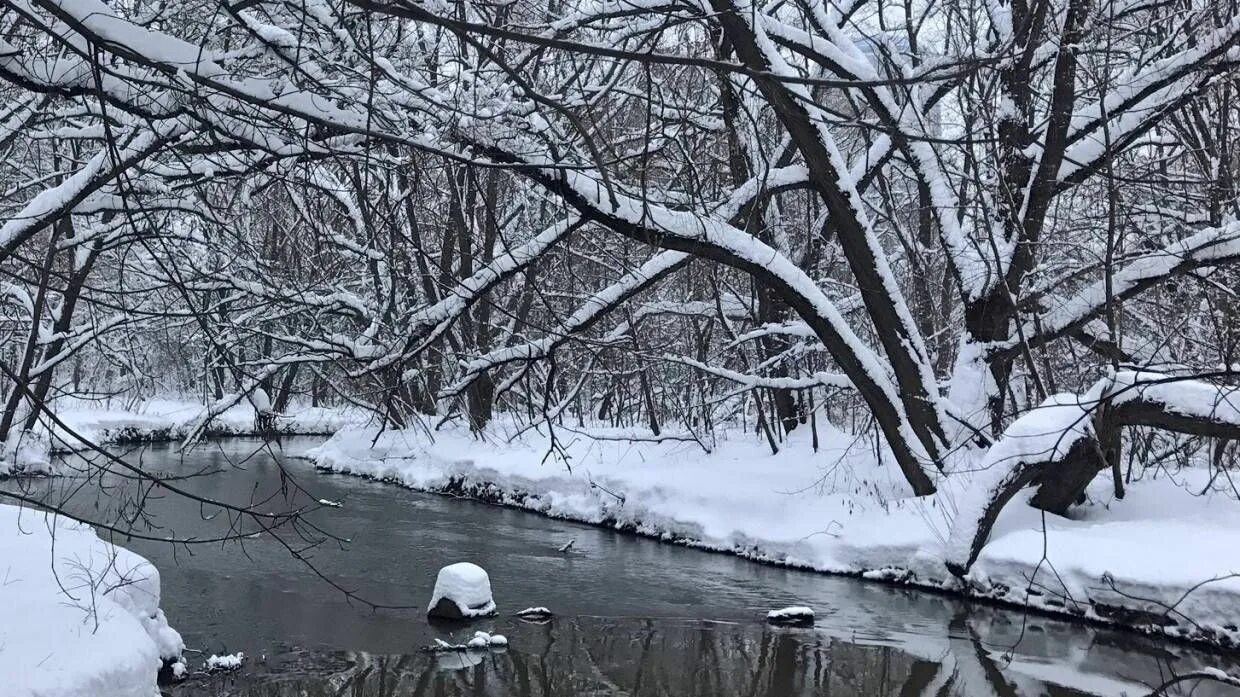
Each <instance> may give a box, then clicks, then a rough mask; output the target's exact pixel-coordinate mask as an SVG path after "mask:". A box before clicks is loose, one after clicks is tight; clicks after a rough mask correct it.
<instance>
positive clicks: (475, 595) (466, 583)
mask: <svg viewBox="0 0 1240 697" xmlns="http://www.w3.org/2000/svg"><path fill="white" fill-rule="evenodd" d="M426 614H428V615H430V616H431V617H439V618H443V619H449V620H461V619H468V618H471V617H485V616H487V615H494V614H495V600H494V599H493V598H492V597H491V579H490V577H488V576H487V572H486V571H485V570H484V569H483V568H482V567H481V566H478V565H477V564H470V563H469V562H460V563H458V564H451V565H449V566H445V567H443V568H442V569H440V570H439V576H438V577H437V578H436V579H435V590H434V592H433V593H432V594H431V602H430V604H429V605H427V607H426Z"/></svg>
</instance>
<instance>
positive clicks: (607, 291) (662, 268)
mask: <svg viewBox="0 0 1240 697" xmlns="http://www.w3.org/2000/svg"><path fill="white" fill-rule="evenodd" d="M692 259H693V257H692V256H690V255H688V254H685V253H684V252H660V253H658V254H656V255H654V257H652V258H651V259H650V260H649V261H647V262H646V263H644V264H642V265H641V266H639V267H638V268H636V269H634V270H633V271H631V272H629V273H628V274H625V276H624V277H623V278H621V279H620V280H618V281H616V282H615V283H613V284H611V285H609V286H607V287H606V288H603V289H602V290H600V291H598V292H597V293H595V294H594V295H592V296H591V297H590V298H589V299H588V300H586V302H585V303H583V304H582V305H581V306H580V307H578V308H577V310H576V311H574V312H573V314H572V315H570V316H569V317H568V319H566V320H565V321H564V322H563V324H562V325H561V328H560V329H559V330H558V331H556V332H555V333H553V334H551V335H549V336H546V337H543V338H542V339H539V340H537V341H531V342H528V343H524V344H520V345H517V346H509V347H505V348H501V349H496V350H494V351H491V352H489V353H487V354H485V355H482V356H479V357H478V358H475V359H473V360H471V361H468V362H467V363H465V366H464V374H463V375H462V376H461V377H460V378H459V379H458V380H457V382H456V383H455V384H453V385H451V386H450V387H448V388H447V389H445V390H444V391H443V395H444V396H451V395H455V394H459V393H460V392H462V391H463V390H464V389H465V388H466V387H468V386H469V384H470V383H471V382H473V381H474V380H475V379H476V378H477V377H478V376H479V375H481V374H482V373H483V372H485V371H487V370H491V369H493V368H496V367H499V366H501V365H504V364H506V363H512V362H514V361H534V360H538V359H541V358H545V357H546V356H548V355H550V354H551V352H552V351H554V350H555V349H557V348H559V347H560V346H561V345H563V344H564V343H565V342H566V341H568V340H569V339H571V338H572V337H573V336H575V335H577V334H580V333H581V332H583V331H586V330H587V329H589V328H590V327H592V326H594V324H595V323H596V322H598V321H599V320H601V319H602V318H603V317H605V316H607V314H608V313H610V312H612V311H613V310H615V309H616V308H617V307H619V306H620V305H621V304H623V303H624V302H625V301H626V300H628V299H629V298H631V297H632V296H634V295H636V294H637V293H640V292H641V291H643V290H645V289H646V288H649V287H650V286H651V285H653V284H655V283H657V282H658V281H659V280H660V279H662V278H664V277H665V276H667V275H668V274H670V273H673V272H675V271H676V270H677V269H680V268H682V267H683V266H685V265H686V264H688V263H689V262H690V261H692Z"/></svg>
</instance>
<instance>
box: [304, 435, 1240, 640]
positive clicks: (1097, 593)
mask: <svg viewBox="0 0 1240 697" xmlns="http://www.w3.org/2000/svg"><path fill="white" fill-rule="evenodd" d="M820 430H821V429H820ZM515 431H516V427H515V426H511V425H507V424H504V423H503V422H500V423H497V424H496V425H495V426H494V427H491V428H490V429H489V433H488V435H486V436H483V437H482V441H481V442H480V440H479V439H478V438H477V437H475V435H474V434H472V433H470V432H469V431H468V430H467V429H465V428H458V427H451V426H449V427H446V428H445V429H442V430H440V431H437V432H434V433H432V434H431V435H430V436H428V435H427V432H426V431H425V430H416V431H415V430H410V431H388V432H384V433H382V434H379V433H377V432H376V431H375V430H373V429H350V430H344V431H341V432H338V433H337V434H336V435H335V436H333V437H332V438H331V439H329V440H328V441H327V442H326V443H324V444H323V445H322V446H320V447H318V448H316V449H314V450H312V451H310V452H309V453H308V454H307V457H308V458H310V459H311V460H313V461H314V462H315V463H316V465H317V466H318V467H320V468H322V469H325V470H330V471H335V472H342V473H350V474H356V475H361V476H367V477H374V478H377V479H384V480H390V481H394V482H398V483H400V484H403V485H405V486H409V487H411V488H414V489H418V490H423V491H432V492H441V493H451V494H454V495H465V496H473V497H477V498H480V499H484V500H488V501H493V502H500V503H504V504H508V505H512V506H518V507H521V508H525V509H529V510H532V511H536V512H539V513H542V514H545V515H549V516H553V517H561V518H567V519H573V520H578V521H583V522H587V523H595V524H602V525H607V526H612V527H616V528H619V529H624V530H629V531H633V532H636V533H639V534H644V535H649V536H654V537H658V538H660V539H664V540H668V541H675V542H679V543H682V544H689V545H693V546H698V547H704V548H709V549H715V550H720V551H728V552H732V553H735V554H739V555H742V556H746V557H750V558H755V559H759V560H764V561H770V562H776V563H781V564H788V565H793V566H799V567H805V568H812V569H816V570H820V571H827V572H834V573H847V574H857V575H862V576H865V577H867V578H874V579H882V580H887V581H894V582H901V583H909V584H913V585H919V586H927V587H934V588H945V589H949V590H955V591H959V592H962V593H964V594H966V595H970V596H973V597H979V598H989V599H995V600H1000V601H1005V602H1010V603H1017V604H1025V603H1028V604H1030V605H1032V606H1034V607H1037V608H1039V609H1042V610H1045V611H1048V612H1054V613H1060V614H1070V615H1076V616H1081V617H1086V618H1089V619H1093V620H1099V621H1113V622H1118V623H1121V624H1125V625H1128V626H1132V627H1136V628H1139V629H1142V630H1145V631H1151V632H1162V633H1165V634H1167V635H1170V636H1180V637H1184V638H1193V639H1199V640H1206V641H1212V642H1215V643H1219V644H1224V645H1235V644H1236V643H1237V641H1240V631H1238V630H1237V626H1236V623H1237V622H1238V621H1240V576H1238V575H1237V574H1240V555H1236V554H1234V553H1232V550H1236V549H1240V502H1237V501H1236V500H1235V499H1234V498H1231V499H1229V498H1227V497H1225V496H1221V495H1219V496H1210V497H1199V496H1195V495H1194V494H1196V493H1197V492H1199V491H1200V490H1201V489H1202V488H1203V487H1204V486H1205V481H1206V476H1205V473H1204V472H1200V471H1187V472H1185V473H1183V474H1181V475H1176V476H1175V477H1170V476H1168V475H1166V474H1163V475H1162V476H1160V477H1157V478H1151V477H1147V478H1146V479H1145V480H1142V481H1136V482H1133V483H1132V484H1131V486H1130V487H1129V491H1128V495H1127V497H1126V498H1125V499H1123V500H1122V501H1115V500H1112V495H1111V493H1110V491H1109V489H1108V488H1107V487H1106V486H1105V485H1106V482H1103V481H1101V480H1100V481H1098V482H1096V487H1095V488H1094V489H1093V490H1091V495H1092V499H1093V503H1091V504H1089V505H1087V506H1083V507H1079V508H1078V509H1076V511H1075V512H1074V514H1073V518H1072V519H1067V518H1061V517H1058V516H1053V515H1047V516H1043V515H1042V514H1041V512H1039V511H1037V510H1035V509H1033V508H1030V507H1028V506H1025V505H1022V499H1027V496H1023V495H1022V496H1021V497H1018V498H1017V499H1015V500H1013V502H1012V503H1011V504H1010V505H1009V506H1008V507H1007V508H1005V509H1004V511H1003V513H1002V514H1001V515H1000V517H999V519H998V521H997V522H996V524H995V528H994V531H993V533H992V536H991V539H990V542H989V544H988V545H987V546H986V547H985V549H984V550H983V551H982V554H981V556H980V557H979V559H978V561H977V563H976V564H975V565H974V566H973V568H972V570H971V571H970V574H969V576H968V578H967V583H963V584H962V583H960V582H959V581H957V580H955V579H953V578H952V577H951V576H950V574H948V573H947V571H946V568H945V567H944V559H945V554H946V551H947V544H946V543H947V536H948V531H949V530H950V527H951V522H952V519H953V516H954V513H955V511H956V510H957V506H958V504H959V503H960V502H961V501H963V500H967V496H966V492H967V491H968V489H969V487H968V480H969V478H970V475H968V474H965V473H958V474H956V475H953V476H952V477H950V478H949V479H948V480H947V482H945V483H944V485H943V486H942V487H941V490H940V492H939V493H938V494H937V495H935V496H933V497H928V498H920V499H919V498H916V497H913V496H912V494H911V492H909V491H908V488H907V485H906V484H905V483H904V481H903V479H902V478H901V477H900V473H899V470H898V469H897V468H896V467H895V466H894V465H888V466H882V465H880V464H878V463H877V462H875V461H874V460H873V458H872V457H870V456H868V455H867V452H868V449H869V447H870V443H868V442H864V441H855V440H854V438H853V437H852V436H850V435H848V434H845V433H842V432H838V431H837V432H826V433H820V439H821V441H822V444H823V445H822V447H821V448H820V450H819V452H818V453H814V452H813V450H812V448H811V446H810V439H809V433H807V432H806V431H808V429H798V430H797V432H795V433H794V434H793V435H792V436H791V437H790V439H789V441H788V442H786V443H785V444H784V446H783V449H782V451H781V452H780V453H779V454H778V455H775V456H772V455H771V453H770V450H769V449H768V448H767V447H766V444H765V442H763V441H761V440H759V439H756V438H753V437H750V436H748V435H740V434H733V435H732V436H731V437H730V438H728V439H725V440H721V441H720V442H718V443H717V444H716V447H715V448H713V451H714V452H713V453H711V454H707V453H705V452H703V451H702V449H701V448H699V447H698V446H697V445H696V444H693V443H685V442H662V443H634V442H628V441H626V440H623V439H616V440H595V439H591V438H587V437H584V436H576V435H574V434H573V433H572V432H571V431H570V430H568V429H565V428H558V429H557V432H556V438H557V441H558V443H559V444H560V445H561V446H563V452H564V453H565V454H566V455H567V457H568V461H567V462H565V461H564V459H563V458H562V457H560V456H559V455H556V454H552V455H550V456H549V455H548V453H549V451H550V450H551V449H550V448H549V439H548V438H547V437H546V436H545V431H544V434H543V435H536V434H532V433H530V434H526V435H525V436H522V437H520V438H517V439H514V440H513V441H512V442H509V440H508V435H507V434H508V433H514V432H515ZM432 437H433V440H432ZM978 476H979V477H980V478H981V479H985V475H984V474H981V475H978ZM1044 550H1045V553H1046V555H1045V559H1044V558H1043V552H1044ZM1202 582H1206V583H1204V585H1198V584H1202ZM1168 605H1174V606H1175V611H1174V612H1171V613H1170V614H1169V616H1166V615H1168V613H1167V612H1166V607H1165V606H1168ZM1164 616H1166V617H1164Z"/></svg>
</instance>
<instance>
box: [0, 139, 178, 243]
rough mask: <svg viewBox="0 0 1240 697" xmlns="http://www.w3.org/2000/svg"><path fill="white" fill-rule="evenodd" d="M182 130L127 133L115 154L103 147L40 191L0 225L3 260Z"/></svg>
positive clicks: (160, 147) (156, 150)
mask: <svg viewBox="0 0 1240 697" xmlns="http://www.w3.org/2000/svg"><path fill="white" fill-rule="evenodd" d="M183 132H184V129H183V127H181V126H180V125H179V124H176V123H163V124H161V125H160V126H159V127H158V128H157V130H154V131H152V130H145V129H143V130H139V131H136V132H132V133H130V134H127V137H125V138H124V140H125V141H126V142H124V144H123V145H121V146H120V147H119V148H118V150H117V151H116V152H115V153H114V152H113V151H112V149H110V148H108V147H107V146H106V145H105V146H104V147H101V148H100V149H99V151H98V152H96V153H95V154H94V156H93V157H91V158H90V160H88V161H87V162H86V164H85V165H84V166H82V168H80V169H78V170H77V171H76V172H74V173H73V174H71V175H70V176H68V177H65V179H64V180H63V181H62V182H60V183H59V184H57V185H56V186H53V187H50V188H47V189H44V190H43V191H41V192H39V194H38V195H36V196H35V197H34V198H32V199H31V200H30V201H28V202H27V203H26V205H25V206H24V207H23V208H22V209H21V211H19V212H18V213H17V214H15V215H13V216H12V217H10V218H9V219H8V220H7V221H5V223H4V225H0V261H3V260H4V259H6V258H8V257H9V256H10V255H12V254H13V253H14V252H15V251H17V249H18V248H19V247H21V246H22V245H23V244H24V243H25V242H26V240H28V239H30V238H31V237H32V236H33V235H34V234H35V233H37V232H38V231H39V230H42V229H44V228H46V227H47V226H48V225H50V224H52V223H54V222H56V221H57V220H59V219H60V218H62V217H64V216H65V215H68V214H69V213H70V212H71V211H72V210H73V207H74V206H76V205H77V204H78V203H81V202H82V201H83V200H85V199H86V198H87V197H88V196H90V195H91V194H92V193H94V192H95V191H97V190H98V189H99V188H101V187H103V186H104V185H105V184H107V183H108V182H109V181H111V180H112V179H113V178H115V177H116V176H117V175H119V174H121V173H122V172H125V171H127V170H129V169H130V168H132V167H135V166H136V165H138V164H139V163H140V162H142V161H143V160H145V159H146V158H147V157H149V156H151V155H152V154H154V153H156V152H158V151H159V150H160V149H162V148H163V147H164V146H165V145H166V144H168V143H169V142H171V141H172V140H174V139H175V138H177V137H179V135H180V134H181V133H183ZM114 154H115V155H116V157H113V155H114Z"/></svg>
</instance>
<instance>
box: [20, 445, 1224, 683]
mask: <svg viewBox="0 0 1240 697" xmlns="http://www.w3.org/2000/svg"><path fill="white" fill-rule="evenodd" d="M316 443H317V440H316V439H293V440H287V441H285V443H284V444H283V447H282V448H281V449H274V450H273V449H265V448H264V447H263V445H262V444H261V443H260V442H258V441H249V440H242V439H234V440H227V441H218V442H211V443H207V444H204V445H202V446H200V447H198V448H196V449H194V450H192V451H190V452H188V453H180V452H178V451H176V450H175V449H174V448H172V447H169V446H152V447H148V448H145V449H143V450H140V451H128V452H126V454H125V458H126V459H127V460H128V461H130V462H141V463H142V464H143V466H144V467H146V468H148V469H153V470H158V471H160V472H163V473H165V474H171V475H178V476H182V477H185V479H182V480H179V481H178V482H177V485H178V486H180V487H183V488H184V489H186V490H189V491H191V492H193V493H194V494H195V495H197V496H199V497H202V498H204V499H209V500H216V501H227V502H230V503H234V504H245V503H250V502H254V503H255V504H256V506H257V508H258V509H260V510H263V511H285V510H290V509H291V508H292V507H296V506H308V507H310V508H311V509H312V510H310V511H309V512H308V513H307V514H306V516H305V525H303V526H301V527H300V528H298V529H296V530H295V529H291V528H289V529H284V530H281V531H278V534H272V533H262V534H259V535H257V536H255V537H247V538H245V539H243V540H242V541H241V542H235V541H234V542H229V543H224V544H221V543H210V544H181V545H175V546H173V545H169V544H167V543H163V542H154V541H147V540H140V539H130V540H124V539H120V538H117V539H116V541H117V542H119V543H122V544H124V545H126V546H128V547H130V548H132V549H134V550H135V551H137V552H139V553H141V554H143V555H144V556H146V557H148V558H149V559H151V560H152V561H153V562H155V564H156V565H157V566H158V567H159V568H160V570H161V572H162V576H163V603H162V606H163V608H164V610H165V611H166V613H167V615H168V618H169V621H170V622H171V623H172V624H173V626H175V627H176V628H177V629H179V630H180V631H181V633H182V635H183V636H184V637H185V640H186V643H187V646H188V647H190V648H191V649H193V650H194V651H196V652H197V651H200V652H202V653H191V654H189V663H190V664H191V667H194V668H197V667H198V666H200V665H201V664H202V661H203V659H204V658H205V656H206V655H209V654H211V653H231V652H236V651H243V652H245V654H246V655H247V657H248V660H247V664H246V667H245V669H243V670H242V671H241V672H239V673H236V674H232V675H229V676H224V677H221V676H210V677H208V676H203V675H196V676H194V677H193V678H191V679H190V680H189V681H187V682H185V683H182V684H179V685H176V686H173V687H169V688H167V689H168V691H169V693H170V694H172V695H177V696H178V697H189V696H193V697H198V696H204V695H213V696H214V695H251V696H254V697H257V696H260V695H262V696H270V697H276V696H292V695H308V696H317V695H352V696H355V697H360V696H362V695H367V696H370V695H373V696H376V697H377V696H385V697H386V696H392V697H396V696H398V695H399V696H402V697H403V696H406V695H442V696H449V695H514V696H526V695H544V696H547V697H561V696H567V695H632V696H637V695H650V696H656V695H703V696H706V695H753V696H771V697H775V696H782V695H828V694H829V695H1027V694H1032V695H1037V694H1048V695H1093V694H1101V695H1121V694H1128V695H1141V694H1145V693H1146V692H1147V691H1148V690H1149V689H1150V687H1149V686H1153V685H1158V684H1160V683H1162V682H1163V681H1164V680H1166V679H1167V678H1169V677H1171V676H1172V675H1174V674H1176V673H1180V672H1184V671H1187V670H1192V669H1194V668H1198V667H1201V666H1205V665H1213V666H1218V667H1222V668H1225V669H1226V668H1230V669H1235V668H1236V667H1237V662H1236V659H1235V657H1234V656H1225V655H1216V654H1211V653H1207V652H1203V651H1200V650H1197V649H1192V648H1187V647H1184V646H1176V645H1169V644H1166V643H1165V642H1159V641H1157V640H1153V639H1146V638H1141V637H1136V636H1132V635H1129V634H1126V633H1122V632H1115V631H1110V630H1102V629H1096V628H1090V627H1084V626H1078V625H1072V624H1068V623H1064V622H1060V621H1055V620H1049V619H1045V618H1041V617H1036V616H1028V615H1025V614H1024V613H1021V612H1019V611H1012V610H1001V609H996V608H992V607H987V606H982V605H976V604H972V603H964V602H958V601H954V600H951V599H948V598H945V597H942V596H937V595H933V594H927V593H921V592H915V591H908V590H901V589H894V588H889V587H886V586H881V585H877V584H870V583H862V582H859V581H856V580H851V579H843V578H834V577H828V576H822V575H818V574H812V573H807V572H800V571H792V570H787V569H779V568H774V567H769V566H761V565H758V564H754V563H752V562H747V561H744V560H740V559H737V558H734V557H730V556H726V555H719V554H710V553H706V552H699V551H695V550H690V549H685V548H681V547H674V546H670V545H662V544H659V543H657V542H654V541H651V540H646V539H640V538H636V537H632V536H627V535H623V534H618V533H615V532H611V531H607V530H601V529H597V528H592V527H588V526H583V525H577V524H573V523H568V522H563V521H555V520H550V519H547V518H543V517H541V516H537V515H533V514H530V513H525V512H521V511H514V510H509V509H504V508H500V507H495V506H489V505H485V504H479V503H474V502H470V501H462V500H452V499H449V498H446V497H441V496H431V495H425V494H418V493H414V492H411V491H408V490H405V489H401V488H399V487H395V486H391V485H386V484H381V483H376V482H370V481H365V480H362V479H357V478H353V477H346V476H340V475H323V474H319V473H316V472H314V471H313V470H312V468H311V467H310V466H309V465H308V464H307V463H305V462H304V461H301V460H297V459H293V458H291V457H288V455H294V454H296V453H299V452H302V451H304V450H305V449H306V448H307V447H311V446H313V445H314V444H316ZM6 486H9V487H12V486H14V484H12V483H10V484H8V485H6ZM23 486H25V487H26V488H27V491H28V492H30V493H33V494H36V495H38V496H40V497H43V498H45V499H46V500H49V501H54V502H57V503H61V504H62V505H65V506H67V507H68V508H70V509H73V510H77V511H81V512H84V513H88V514H89V515H90V516H92V519H95V520H108V521H116V524H117V526H118V527H124V526H129V528H127V529H130V528H131V529H133V530H135V531H140V532H143V533H145V534H151V535H154V536H156V537H168V536H176V537H177V538H181V539H184V538H191V537H192V538H198V539H202V538H208V537H215V536H220V535H224V534H227V533H228V532H230V531H236V530H238V529H240V530H243V531H245V532H250V531H252V530H253V529H254V527H253V525H252V523H249V522H247V521H241V522H240V523H238V522H237V521H236V520H235V518H234V517H232V516H230V515H229V514H228V513H227V512H226V511H223V510H222V509H220V508H219V507H217V506H213V505H210V504H204V503H201V502H194V501H190V500H188V499H186V498H184V497H180V496H173V495H169V494H167V493H161V492H159V491H149V490H146V489H143V488H141V487H139V486H138V485H136V484H135V483H133V482H132V481H131V480H128V479H126V478H125V477H123V476H108V477H105V478H104V481H103V482H102V483H101V482H99V481H83V480H82V479H81V478H59V479H55V480H43V481H40V482H35V483H26V484H24V485H23ZM319 499H326V500H329V501H338V502H340V503H341V504H342V505H341V506H340V507H339V508H335V507H324V506H317V505H315V502H317V501H318V500H319ZM139 500H141V501H142V504H143V505H142V506H141V511H142V514H141V516H139V515H138V514H137V511H138V509H139V506H137V505H136V502H137V501H139ZM121 521H123V522H121ZM238 526H240V527H238ZM325 533H329V534H330V537H329V536H327V535H325ZM281 540H282V541H281ZM569 540H575V542H574V544H573V548H572V551H571V552H570V553H568V554H564V553H560V552H559V551H558V548H560V547H561V546H562V545H564V544H565V543H566V542H568V541H569ZM290 548H292V549H293V550H295V551H296V552H297V554H300V555H301V556H303V557H305V561H302V560H299V559H298V558H297V557H296V556H295V555H294V554H293V553H291V552H290ZM456 561H473V562H475V563H478V564H480V565H482V566H483V567H485V568H486V569H487V570H488V572H489V573H490V576H491V582H492V586H493V588H494V590H495V597H496V602H497V603H498V604H499V608H500V615H499V616H498V617H496V618H492V619H488V620H483V621H480V622H478V623H476V624H473V625H470V626H468V627H465V628H458V627H453V626H432V625H430V624H428V622H427V620H426V618H425V615H424V612H425V603H426V601H427V600H428V599H429V594H430V590H431V587H432V586H433V584H434V577H435V574H436V573H437V571H438V569H439V568H440V567H441V566H443V565H445V564H448V563H452V562H456ZM312 567H313V568H312ZM316 574H322V575H323V576H324V577H326V578H327V579H328V580H324V579H322V578H320V577H319V576H318V575H316ZM346 591H347V592H348V593H351V594H353V596H354V597H353V598H350V597H348V596H347V595H346ZM367 602H369V603H374V604H378V605H383V606H404V607H407V608H409V609H374V608H373V607H370V606H369V605H367ZM790 604H799V605H800V604H803V605H809V606H812V607H814V608H815V609H816V610H817V611H818V618H817V621H816V624H815V626H814V627H812V628H803V629H792V628H776V627H770V626H767V625H766V624H765V623H764V622H763V617H764V615H765V613H766V611H767V610H769V609H772V608H776V607H782V606H785V605H790ZM534 605H545V606H547V607H549V608H550V609H551V610H552V611H554V612H555V617H554V618H553V619H552V620H551V621H550V622H546V623H542V624H538V623H530V622H526V621H523V620H521V619H518V618H516V617H514V616H513V613H515V612H516V611H517V610H520V609H522V608H525V607H529V606H534ZM476 629H484V630H487V631H498V632H501V633H503V634H505V635H506V636H507V637H508V638H509V640H510V645H509V647H508V649H507V650H504V651H484V652H474V653H459V654H458V653H452V654H430V653H425V652H423V651H421V649H422V648H423V647H426V646H428V645H429V644H431V643H433V640H434V639H435V638H443V639H449V640H454V639H455V640H464V639H465V638H468V636H470V635H471V634H472V632H473V631H474V630H476ZM1171 694H1196V695H1212V694H1230V693H1227V692H1225V691H1223V689H1222V688H1219V687H1217V686H1214V685H1207V684H1202V685H1197V686H1194V685H1192V684H1186V685H1185V686H1184V689H1182V690H1180V691H1179V692H1172V693H1171Z"/></svg>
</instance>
